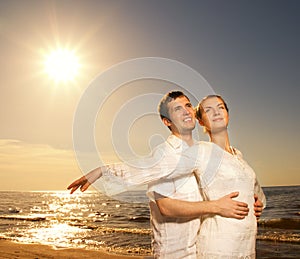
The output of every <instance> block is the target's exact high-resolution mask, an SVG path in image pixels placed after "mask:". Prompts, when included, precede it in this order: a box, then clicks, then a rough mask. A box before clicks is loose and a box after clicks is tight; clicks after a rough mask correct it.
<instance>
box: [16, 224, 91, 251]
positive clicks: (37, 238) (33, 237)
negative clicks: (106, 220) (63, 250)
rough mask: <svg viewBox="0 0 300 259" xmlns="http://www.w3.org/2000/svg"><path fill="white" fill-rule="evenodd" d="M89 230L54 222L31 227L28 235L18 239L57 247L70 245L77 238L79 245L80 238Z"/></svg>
mask: <svg viewBox="0 0 300 259" xmlns="http://www.w3.org/2000/svg"><path fill="white" fill-rule="evenodd" d="M88 231H90V230H88V229H81V228H79V227H76V226H70V225H68V224H66V223H54V224H51V225H49V226H47V227H39V228H31V229H29V230H28V232H27V235H25V236H23V237H19V238H18V241H20V242H25V243H41V244H45V245H52V246H54V247H56V248H60V247H70V246H71V244H70V240H71V241H72V240H77V241H76V243H77V245H78V240H81V238H82V237H84V236H85V234H86V233H87V232H88ZM82 246H84V244H83V245H82Z"/></svg>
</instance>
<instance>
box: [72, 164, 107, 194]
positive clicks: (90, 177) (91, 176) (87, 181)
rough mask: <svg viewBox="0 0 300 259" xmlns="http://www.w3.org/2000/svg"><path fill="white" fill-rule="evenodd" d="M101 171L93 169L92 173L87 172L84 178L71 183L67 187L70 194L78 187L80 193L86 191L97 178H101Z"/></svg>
mask: <svg viewBox="0 0 300 259" xmlns="http://www.w3.org/2000/svg"><path fill="white" fill-rule="evenodd" d="M101 175H102V173H101V169H100V167H98V168H96V169H94V170H93V171H91V172H89V173H88V174H86V175H85V176H82V177H81V178H79V179H77V180H76V181H74V182H73V183H71V184H70V185H69V186H68V188H67V189H68V190H71V192H70V193H71V194H72V193H73V192H75V191H76V190H77V189H78V188H79V187H80V190H81V191H82V192H84V191H86V190H87V189H88V188H89V187H90V185H91V184H92V183H93V182H95V181H96V180H97V179H98V178H99V177H101Z"/></svg>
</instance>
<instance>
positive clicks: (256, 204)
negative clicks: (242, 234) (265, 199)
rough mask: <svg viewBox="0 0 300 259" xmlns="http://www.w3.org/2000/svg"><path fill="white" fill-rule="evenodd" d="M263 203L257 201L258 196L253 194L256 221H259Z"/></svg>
mask: <svg viewBox="0 0 300 259" xmlns="http://www.w3.org/2000/svg"><path fill="white" fill-rule="evenodd" d="M263 206H264V205H263V203H262V202H261V201H260V200H259V199H258V196H257V195H256V194H254V215H255V216H256V219H259V218H260V216H261V214H262V211H263Z"/></svg>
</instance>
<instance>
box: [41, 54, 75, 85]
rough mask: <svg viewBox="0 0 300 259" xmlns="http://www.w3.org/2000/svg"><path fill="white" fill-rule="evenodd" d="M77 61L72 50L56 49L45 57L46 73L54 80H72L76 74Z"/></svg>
mask: <svg viewBox="0 0 300 259" xmlns="http://www.w3.org/2000/svg"><path fill="white" fill-rule="evenodd" d="M78 69H79V62H78V58H77V56H76V54H75V53H74V51H71V50H67V49H57V50H55V51H52V52H51V53H50V54H49V55H47V57H46V61H45V70H46V73H47V74H48V75H49V76H50V77H51V78H52V79H53V80H55V81H56V82H66V81H70V80H74V79H75V77H76V76H77V74H78Z"/></svg>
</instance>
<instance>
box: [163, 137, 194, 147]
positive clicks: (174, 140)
mask: <svg viewBox="0 0 300 259" xmlns="http://www.w3.org/2000/svg"><path fill="white" fill-rule="evenodd" d="M167 142H168V143H169V144H170V145H171V146H172V147H173V148H174V149H186V148H189V145H188V144H187V143H186V142H185V141H183V140H182V139H181V138H178V137H177V136H175V135H174V134H171V135H170V136H169V137H168V139H167ZM193 142H194V144H195V143H196V141H195V140H193Z"/></svg>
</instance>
